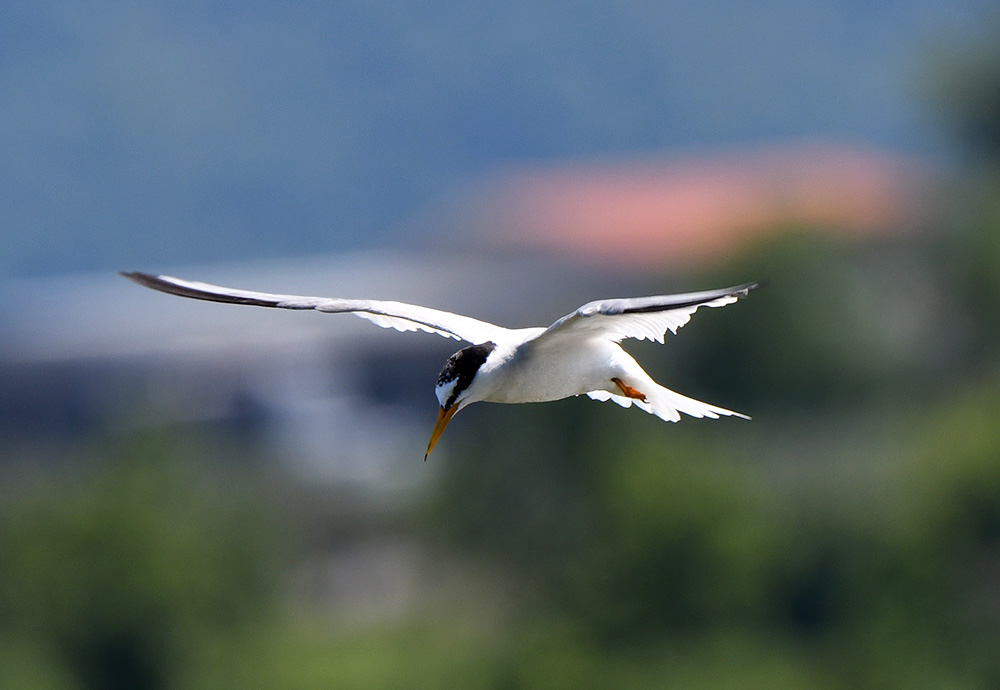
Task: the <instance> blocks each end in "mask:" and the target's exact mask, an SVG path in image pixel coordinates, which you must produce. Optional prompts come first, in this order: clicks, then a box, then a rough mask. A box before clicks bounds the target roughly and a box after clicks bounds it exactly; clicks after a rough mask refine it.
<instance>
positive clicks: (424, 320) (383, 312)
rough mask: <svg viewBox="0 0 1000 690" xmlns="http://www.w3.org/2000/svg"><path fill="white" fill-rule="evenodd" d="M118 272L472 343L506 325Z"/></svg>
mask: <svg viewBox="0 0 1000 690" xmlns="http://www.w3.org/2000/svg"><path fill="white" fill-rule="evenodd" d="M122 275H123V276H125V277H126V278H128V279H130V280H133V281H135V282H137V283H139V284H140V285H145V286H146V287H148V288H152V289H154V290H159V291H160V292H166V293H169V294H171V295H179V296H181V297H191V298H194V299H203V300H208V301H210V302H224V303H226V304H250V305H254V306H258V307H277V308H279V309H314V310H316V311H321V312H327V313H331V314H340V313H347V314H354V315H355V316H360V317H361V318H363V319H367V320H369V321H371V322H372V323H374V324H375V325H376V326H381V327H382V328H395V329H396V330H397V331H426V332H427V333H436V334H438V335H443V336H445V337H446V338H455V339H456V340H465V341H467V342H470V343H473V344H476V343H483V342H486V341H487V340H495V339H496V337H497V336H498V335H500V334H502V333H505V332H506V331H507V329H505V328H502V327H500V326H497V325H494V324H492V323H489V322H486V321H479V320H478V319H473V318H470V317H468V316H462V315H460V314H452V313H451V312H447V311H440V310H438V309H429V308H427V307H420V306H417V305H414V304H404V303H402V302H386V301H379V300H368V299H337V298H334V297H306V296H302V295H275V294H270V293H266V292H251V291H249V290H236V289H233V288H227V287H220V286H218V285H210V284H208V283H198V282H193V281H188V280H181V279H180V278H173V277H171V276H164V275H158V276H157V275H151V274H149V273H139V272H134V273H125V272H122Z"/></svg>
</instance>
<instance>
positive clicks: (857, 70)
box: [0, 0, 993, 277]
mask: <svg viewBox="0 0 1000 690" xmlns="http://www.w3.org/2000/svg"><path fill="white" fill-rule="evenodd" d="M992 7H993V3H991V2H986V1H985V0H896V1H892V0H889V1H886V2H882V3H866V2H834V1H833V0H820V1H818V2H812V3H803V2H801V0H774V1H773V2H769V3H757V2H735V1H731V0H705V1H704V2H699V3H688V2H663V1H662V0H659V1H653V0H650V1H642V2H640V1H623V2H616V3H580V2H576V1H572V2H571V1H564V2H552V3H539V2H538V0H530V1H526V0H515V1H513V2H507V3H492V2H491V3H470V2H467V1H465V2H459V1H453V0H422V1H418V2H413V3H396V2H377V1H360V2H353V3H327V2H321V1H319V0H316V1H313V2H295V1H292V2H284V3H266V2H252V1H251V2H215V3H212V2H205V3H196V2H165V1H164V2H157V1H151V2H131V1H130V2H126V1H124V0H104V1H96V2H89V3H78V2H64V1H56V0H36V1H32V2H16V1H15V2H7V3H4V4H3V5H2V6H0V152H2V159H3V163H2V165H0V218H2V220H3V224H4V226H5V227H4V236H5V242H4V243H3V246H2V247H0V277H3V276H16V275H29V274H48V273H58V272H65V271H78V270H110V269H116V268H148V269H152V270H155V269H157V268H161V267H165V266H167V265H171V264H177V263H183V262H194V261H215V260H229V259H240V258H253V257H266V256H273V255H292V256H294V255H303V254H310V253H315V252H327V251H334V250H338V249H343V248H350V247H358V246H365V245H370V244H378V243H382V242H387V241H390V240H391V239H393V238H395V237H398V236H400V234H405V228H406V219H407V218H408V217H411V216H412V215H413V214H415V213H418V212H419V211H420V209H421V208H422V207H423V206H425V205H427V204H432V203H435V202H436V201H438V200H440V199H441V198H442V197H444V196H446V195H447V194H449V193H450V192H453V191H454V189H456V188H457V187H460V186H461V185H463V184H466V183H468V182H469V181H470V180H472V179H475V178H476V177H477V176H480V175H483V174H485V173H488V172H489V171H490V170H491V169H494V168H495V167H496V166H500V165H503V164H505V163H523V162H531V161H546V162H551V161H553V160H557V161H558V160H562V159H565V160H572V159H573V158H575V157H581V156H585V157H604V156H607V157H615V156H622V155H631V154H635V153H654V154H661V153H662V154H665V155H669V154H671V153H673V152H680V151H684V152H691V151H698V150H701V149H712V148H719V147H725V146H727V145H732V144H739V143H745V142H753V143H759V142H767V141H781V140H785V139H788V138H801V137H807V138H830V139H834V140H842V141H846V142H850V143H855V144H856V143H861V144H867V145H872V146H876V147H882V148H887V149H890V150H893V151H903V152H916V153H924V154H930V155H939V154H941V153H942V152H944V151H946V147H945V146H944V143H943V142H944V138H943V136H942V135H941V129H940V126H939V124H938V123H937V122H935V118H934V113H933V111H932V109H931V108H930V106H929V105H928V102H927V100H926V99H927V96H926V94H927V92H928V90H930V89H932V88H933V79H934V74H935V72H934V68H935V65H936V64H937V63H938V62H940V60H941V59H942V58H946V57H948V56H949V55H950V54H951V53H955V54H960V53H961V51H962V49H963V48H964V46H965V40H966V38H967V37H968V36H969V35H974V33H975V29H976V27H978V26H980V25H981V24H982V23H983V22H984V21H985V20H986V19H987V18H991V11H992Z"/></svg>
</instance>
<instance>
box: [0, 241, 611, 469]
mask: <svg viewBox="0 0 1000 690" xmlns="http://www.w3.org/2000/svg"><path fill="white" fill-rule="evenodd" d="M122 268H123V269H130V270H131V269H137V268H138V269H143V270H156V271H160V270H161V268H160V267H149V266H125V267H122ZM161 272H165V273H170V274H173V275H178V276H181V277H186V278H189V279H194V280H205V281H210V282H214V283H217V284H222V285H230V286H234V287H243V288H247V289H259V290H266V291H273V292H287V293H297V294H313V295H332V296H340V297H364V298H379V299H397V300H401V301H408V302H414V303H417V304H423V305H427V306H434V307H440V308H443V309H448V310H452V311H457V312H461V313H466V314H469V315H473V316H477V317H480V318H483V319H487V320H491V321H495V322H498V323H502V324H505V325H511V326H526V325H535V324H541V323H548V322H550V321H552V320H555V319H556V318H557V317H559V316H561V315H562V314H564V313H566V312H568V311H570V310H571V309H574V308H575V307H576V306H579V304H580V303H581V302H583V301H586V300H589V299H594V298H597V297H604V296H611V295H615V294H619V288H620V289H622V290H624V289H625V287H624V285H623V284H622V283H623V281H616V280H614V279H611V278H609V277H608V276H607V275H604V276H601V275H599V274H597V273H596V272H594V271H587V270H583V269H581V268H580V267H579V266H576V265H571V264H566V263H560V262H558V261H555V260H552V259H542V258H539V257H537V256H534V257H525V256H515V255H509V256H501V257H497V256H487V255H485V254H482V253H479V254H449V255H442V254H419V255H417V254H399V253H396V254H393V253H382V252H370V253H358V254H347V255H339V256H327V257H316V258H310V259H307V260H284V261H268V262H256V263H252V264H251V263H248V264H242V265H234V266H192V267H180V268H170V269H168V270H162V271H161ZM615 283H618V285H616V284H615ZM0 290H2V292H0V294H2V295H3V299H2V305H0V372H2V376H3V378H4V380H5V384H4V386H3V388H2V391H0V434H2V435H4V436H8V437H11V436H22V437H24V436H30V435H32V434H34V435H39V436H41V435H48V436H52V435H56V436H59V435H69V436H74V435H84V434H87V433H91V432H94V431H97V430H99V429H102V428H107V427H108V426H112V427H127V426H130V425H141V424H161V423H166V424H177V423H181V424H183V423H205V424H210V425H212V426H213V428H215V429H216V430H222V431H227V432H231V433H233V434H236V435H237V436H239V437H242V438H245V439H248V440H250V441H252V442H253V443H259V444H262V445H261V447H262V448H268V449H270V450H272V451H275V452H274V454H275V455H277V456H279V457H287V458H289V460H290V461H291V462H293V463H295V464H296V465H297V466H298V467H299V468H300V469H303V470H305V471H307V472H308V473H309V474H310V475H311V476H315V477H322V478H326V479H330V480H333V481H337V482H347V483H362V484H368V485H370V484H373V483H379V484H385V483H386V482H388V483H390V484H391V483H392V481H393V478H395V477H400V476H402V477H406V476H407V475H409V474H410V473H405V472H404V473H402V474H400V472H399V465H400V464H403V463H404V462H405V464H407V465H410V466H412V467H415V468H420V469H422V470H423V472H422V475H423V476H427V472H426V468H422V467H421V466H422V465H423V463H421V462H419V460H420V458H421V457H422V451H423V448H424V445H425V443H426V440H427V439H426V436H427V434H429V432H430V428H431V425H432V423H433V420H434V415H435V412H436V409H437V408H436V401H435V398H434V395H433V386H434V381H435V379H436V377H437V374H438V372H439V370H440V367H441V366H442V365H443V364H444V361H445V360H446V359H447V357H448V356H449V355H450V354H451V353H452V352H454V351H456V350H458V349H459V348H460V347H462V346H463V345H462V344H460V343H458V342H457V341H453V340H447V339H444V338H441V337H439V336H436V335H430V334H426V333H399V332H396V331H393V330H387V329H381V328H378V327H376V326H374V325H372V324H371V323H368V322H366V321H364V320H362V319H358V318H356V317H351V316H349V315H328V314H319V313H315V312H286V311H282V310H271V309H262V308H256V307H240V306H232V305H220V304H212V303H209V302H201V301H195V300H187V299H182V298H178V297H173V296H169V295H163V294H160V293H156V292H154V291H151V290H145V289H143V288H141V287H140V286H137V285H135V284H133V283H131V282H129V281H127V280H125V279H123V278H121V277H120V276H118V275H116V274H107V275H91V276H77V277H65V278H52V279H44V280H42V279H38V280H27V281H19V282H15V283H8V284H6V285H4V286H2V288H0ZM621 294H624V293H621ZM410 461H412V462H410ZM404 481H405V480H404Z"/></svg>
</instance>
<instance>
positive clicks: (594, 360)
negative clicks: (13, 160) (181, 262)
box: [122, 272, 758, 460]
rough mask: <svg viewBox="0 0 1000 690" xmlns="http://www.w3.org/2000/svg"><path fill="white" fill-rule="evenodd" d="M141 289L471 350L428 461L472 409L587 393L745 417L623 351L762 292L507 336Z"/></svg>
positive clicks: (373, 312)
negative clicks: (363, 324) (351, 321)
mask: <svg viewBox="0 0 1000 690" xmlns="http://www.w3.org/2000/svg"><path fill="white" fill-rule="evenodd" d="M122 275H123V276H125V277H126V278H129V279H131V280H133V281H135V282H136V283H139V284H140V285H144V286H146V287H148V288H152V289H154V290H159V291H161V292H166V293H169V294H171V295H179V296H181V297H191V298H194V299H202V300H208V301H211V302H224V303H227V304H250V305H255V306H260V307H278V308H280V309H300V310H301V309H312V310H316V311H320V312H327V313H332V314H340V313H348V314H354V315H355V316H360V317H361V318H363V319H367V320H368V321H371V322H372V323H374V324H375V325H377V326H381V327H383V328H395V329H396V330H398V331H426V332H428V333H436V334H438V335H442V336H445V337H447V338H454V339H455V340H464V341H465V342H467V343H471V345H469V346H468V347H465V348H462V349H461V350H459V351H458V352H456V353H455V354H453V355H452V356H451V357H449V358H448V361H447V362H446V363H445V365H444V368H443V369H442V370H441V373H440V374H439V375H438V379H437V385H436V387H435V389H434V393H435V394H436V395H437V399H438V403H439V404H440V408H439V410H438V415H437V421H436V422H435V423H434V428H433V429H432V430H431V437H430V441H429V442H428V443H427V451H426V453H425V454H424V460H426V459H427V456H428V455H430V453H431V451H432V450H433V449H434V446H435V445H436V444H437V441H438V439H439V438H440V437H441V434H442V433H443V432H444V429H445V427H446V426H447V425H448V422H449V421H451V418H452V417H454V416H455V413H456V412H458V411H459V410H461V409H462V408H463V407H465V406H467V405H471V404H472V403H475V402H497V403H531V402H548V401H550V400H560V399H562V398H568V397H570V396H575V395H583V394H586V395H587V396H589V397H590V398H592V399H594V400H601V401H604V400H612V401H614V402H616V403H618V404H619V405H621V406H622V407H629V406H631V405H635V406H636V407H638V408H640V409H642V410H644V411H646V412H648V413H650V414H654V415H656V416H657V417H659V418H660V419H663V420H666V421H668V422H676V421H678V420H679V419H680V413H682V412H683V413H684V414H686V415H689V416H691V417H711V418H713V419H717V418H718V417H720V416H734V417H742V418H743V419H749V417H747V416H746V415H744V414H740V413H739V412H733V411H732V410H727V409H725V408H722V407H716V406H715V405H710V404H708V403H704V402H700V401H698V400H694V399H693V398H688V397H686V396H683V395H681V394H679V393H675V392H674V391H672V390H670V389H668V388H664V387H663V386H660V385H659V384H657V383H656V382H654V381H653V379H652V378H650V377H649V375H648V374H647V373H646V372H645V371H643V369H642V367H640V366H639V364H638V363H637V362H636V361H635V360H634V359H633V358H632V356H631V355H629V354H628V353H627V352H625V350H623V349H622V347H621V346H620V345H619V343H620V342H621V341H622V340H625V339H626V338H637V339H640V340H643V339H645V340H652V341H656V342H658V343H662V342H663V338H664V336H665V335H666V332H667V331H670V332H671V333H676V332H677V329H678V328H680V327H681V326H683V325H684V324H686V323H687V322H688V321H689V320H690V319H691V315H692V314H694V313H695V311H697V310H698V308H699V307H722V306H725V305H727V304H732V303H733V302H736V301H737V300H738V299H739V298H741V297H746V295H747V294H748V293H749V292H750V290H753V289H754V288H756V287H758V283H745V284H743V285H736V286H734V287H729V288H722V289H718V290H706V291H704V292H688V293H684V294H678V295H660V296H655V297H633V298H627V299H605V300H598V301H596V302H588V303H587V304H584V305H583V306H582V307H580V308H579V309H577V310H576V311H574V312H572V313H570V314H567V315H566V316H563V317H562V318H561V319H558V320H557V321H555V322H554V323H553V324H552V325H551V326H549V327H548V328H518V329H509V328H503V327H501V326H497V325H494V324H492V323H488V322H486V321H479V320H478V319H473V318H470V317H468V316H462V315H460V314H453V313H451V312H447V311H440V310H438V309H430V308H428V307H420V306H417V305H413V304H404V303H403V302H389V301H380V300H366V299H338V298H335V297H305V296H301V295H277V294H270V293H265V292H252V291H249V290H236V289H233V288H227V287H220V286H218V285H209V284H208V283H199V282H193V281H188V280H181V279H180V278H173V277H171V276H165V275H151V274H148V273H139V272H134V273H125V272H123V273H122Z"/></svg>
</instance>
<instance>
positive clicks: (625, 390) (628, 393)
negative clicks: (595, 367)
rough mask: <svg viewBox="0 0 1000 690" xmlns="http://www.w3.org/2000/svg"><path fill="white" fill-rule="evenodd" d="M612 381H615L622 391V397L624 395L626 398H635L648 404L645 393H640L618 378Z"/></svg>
mask: <svg viewBox="0 0 1000 690" xmlns="http://www.w3.org/2000/svg"><path fill="white" fill-rule="evenodd" d="M611 380H612V381H614V382H615V385H616V386H618V388H620V389H621V391H622V395H624V396H625V397H626V398H633V399H635V400H641V401H642V402H646V394H645V393H640V392H639V391H637V390H636V389H635V388H632V386H630V385H628V384H627V383H625V382H624V381H622V380H621V379H620V378H617V377H616V378H613V379H611Z"/></svg>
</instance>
